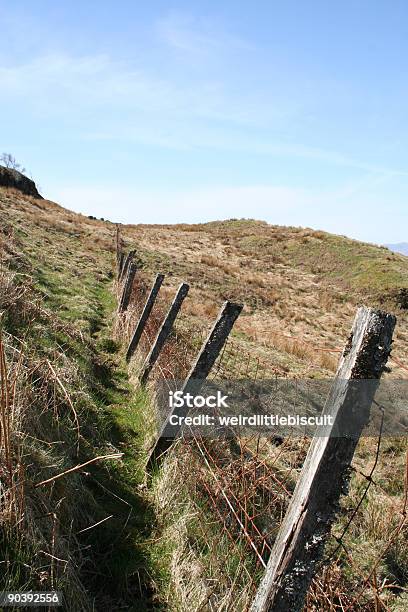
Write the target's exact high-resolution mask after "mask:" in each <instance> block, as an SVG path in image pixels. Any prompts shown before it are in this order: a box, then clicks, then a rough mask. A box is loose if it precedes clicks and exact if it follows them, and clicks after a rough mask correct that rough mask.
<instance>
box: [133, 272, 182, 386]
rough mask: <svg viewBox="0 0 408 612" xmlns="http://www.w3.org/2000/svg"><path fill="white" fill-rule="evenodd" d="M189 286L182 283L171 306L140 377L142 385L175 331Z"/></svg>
mask: <svg viewBox="0 0 408 612" xmlns="http://www.w3.org/2000/svg"><path fill="white" fill-rule="evenodd" d="M189 288H190V287H189V285H187V283H181V285H180V287H179V288H178V290H177V293H176V296H175V298H174V300H173V302H172V304H171V306H170V309H169V311H168V313H167V315H166V317H165V319H164V321H163V323H162V325H161V327H160V329H159V332H158V334H157V336H156V339H155V341H154V342H153V346H152V348H151V351H150V353H149V354H148V356H147V357H146V360H145V362H144V364H143V367H142V370H141V373H140V375H139V380H140V382H141V384H142V385H144V384H145V383H146V382H147V379H148V378H149V374H150V372H151V371H152V368H153V366H154V364H155V363H156V361H157V358H158V357H159V355H160V352H161V350H162V348H163V346H164V343H165V342H166V340H167V338H168V336H169V334H170V332H171V330H172V329H173V325H174V321H175V320H176V317H177V314H178V312H179V310H180V308H181V305H182V303H183V301H184V298H185V297H186V295H187V293H188V290H189Z"/></svg>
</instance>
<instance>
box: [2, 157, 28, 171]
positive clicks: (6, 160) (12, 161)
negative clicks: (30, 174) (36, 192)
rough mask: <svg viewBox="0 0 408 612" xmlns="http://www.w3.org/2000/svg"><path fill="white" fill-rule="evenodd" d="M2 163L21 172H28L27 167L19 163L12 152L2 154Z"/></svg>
mask: <svg viewBox="0 0 408 612" xmlns="http://www.w3.org/2000/svg"><path fill="white" fill-rule="evenodd" d="M0 163H1V164H2V165H3V166H5V167H6V168H10V169H12V170H18V171H19V172H22V173H23V174H24V172H26V169H25V168H23V166H22V165H21V164H19V163H18V161H17V160H16V158H15V157H14V156H13V155H11V153H2V154H1V155H0Z"/></svg>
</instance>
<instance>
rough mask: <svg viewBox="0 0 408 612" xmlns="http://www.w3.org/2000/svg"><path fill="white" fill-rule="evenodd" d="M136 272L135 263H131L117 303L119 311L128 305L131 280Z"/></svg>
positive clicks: (131, 286)
mask: <svg viewBox="0 0 408 612" xmlns="http://www.w3.org/2000/svg"><path fill="white" fill-rule="evenodd" d="M136 272H137V266H136V264H135V263H131V264H130V266H129V269H128V272H127V275H126V280H125V284H124V286H123V291H122V297H121V299H120V303H119V312H124V311H125V310H127V307H128V306H129V301H130V296H131V295H132V289H133V281H134V279H135V275H136Z"/></svg>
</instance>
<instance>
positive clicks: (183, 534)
mask: <svg viewBox="0 0 408 612" xmlns="http://www.w3.org/2000/svg"><path fill="white" fill-rule="evenodd" d="M0 214H1V219H2V221H1V225H0V249H1V250H0V261H1V266H0V289H1V291H0V313H1V330H2V347H3V349H4V356H5V359H4V363H5V364H6V366H5V367H6V370H5V369H4V368H3V370H2V376H1V380H2V390H3V393H2V403H1V408H2V414H3V415H8V416H7V418H6V420H5V421H3V422H2V431H3V436H2V448H1V452H2V456H1V480H2V489H1V491H2V501H1V508H0V512H1V515H0V516H1V521H2V527H3V530H2V536H1V542H0V549H1V550H0V557H1V558H0V561H1V563H2V564H3V565H4V567H5V572H4V574H3V576H2V578H1V580H0V587H1V589H0V590H7V589H8V590H13V589H20V590H22V589H24V588H26V589H27V588H33V589H37V590H46V589H51V588H55V589H60V590H63V591H64V594H65V597H66V601H67V602H68V603H67V604H66V609H69V610H93V609H96V610H100V609H109V610H148V609H154V610H160V609H163V610H172V611H173V610H180V611H185V612H187V610H197V611H198V610H212V609H219V610H244V609H247V608H246V607H247V605H248V603H249V602H250V599H251V596H252V592H253V591H252V586H251V584H250V581H248V576H251V581H254V582H256V580H257V579H258V577H259V574H260V571H261V570H260V568H259V567H258V566H257V565H256V563H255V562H254V561H253V559H252V557H250V555H249V554H248V553H247V550H246V548H245V546H244V544H242V543H241V540H240V539H239V533H237V542H238V544H234V546H232V544H231V542H230V541H229V540H228V536H227V534H226V532H225V530H224V531H223V530H222V529H221V527H222V524H223V523H222V517H221V518H220V517H219V516H217V515H216V513H215V511H214V508H213V507H211V504H210V503H209V501H208V498H207V497H206V492H205V489H206V487H207V488H210V491H212V495H213V496H214V497H216V498H217V495H219V492H217V490H215V489H213V488H212V487H213V486H214V485H211V484H210V483H209V482H207V481H206V477H207V476H206V474H207V472H206V471H205V470H204V469H203V465H202V463H199V459H198V458H197V457H195V456H193V455H191V452H190V450H189V449H188V448H185V447H183V446H182V445H181V446H180V447H179V448H177V449H176V450H175V451H174V452H173V453H172V454H171V455H170V456H169V458H168V460H167V461H166V464H165V467H164V469H163V471H162V472H161V473H160V474H157V475H156V476H155V477H154V479H153V482H152V483H148V486H147V484H146V482H145V475H144V472H143V469H142V466H143V463H144V460H145V458H146V449H147V446H148V438H149V434H150V433H151V431H150V430H149V427H148V423H149V422H151V421H152V411H153V406H152V397H151V395H150V392H149V389H147V390H141V389H140V388H139V387H138V385H137V384H136V382H135V378H134V375H135V368H136V365H137V364H133V366H132V368H130V369H129V370H128V369H127V367H126V364H125V361H124V347H125V345H126V339H127V338H128V334H129V331H130V329H131V324H132V322H133V321H134V319H135V317H136V314H137V305H136V301H137V296H134V298H135V306H134V309H133V310H132V309H130V313H129V318H127V319H125V320H124V321H122V322H121V324H120V325H118V321H117V319H116V313H115V310H116V296H115V279H114V265H115V262H114V236H115V226H114V225H113V224H112V223H110V222H107V221H98V220H93V219H88V218H87V217H85V216H82V215H77V214H74V213H72V212H70V211H67V210H65V209H63V208H61V207H60V206H58V205H56V204H54V203H51V202H48V201H46V200H35V199H33V198H31V197H29V196H24V195H22V194H21V193H19V192H17V191H13V190H6V189H1V188H0ZM122 234H123V236H124V239H125V247H126V249H130V248H135V249H136V251H137V259H138V262H139V265H140V267H141V268H142V271H141V272H140V279H141V280H140V283H141V288H143V287H144V288H146V287H147V286H148V285H149V284H151V282H152V280H153V277H154V275H155V274H156V273H157V272H163V273H165V274H166V280H165V286H164V290H163V292H162V296H161V298H160V300H159V302H158V305H157V311H156V319H157V320H159V318H160V314H161V313H162V312H163V310H164V308H165V307H166V305H168V302H169V300H170V299H171V296H172V293H173V292H174V289H175V287H176V286H177V285H178V284H179V283H180V281H181V280H186V281H187V282H189V283H191V291H190V294H189V297H188V299H187V300H186V302H185V305H184V306H183V311H182V316H181V319H180V326H181V328H182V327H184V328H187V329H188V330H190V331H191V330H195V332H197V338H199V337H200V335H203V334H204V333H205V331H206V330H207V329H208V327H209V325H210V324H211V322H212V321H213V320H214V318H215V316H216V314H217V312H218V310H219V307H220V305H221V303H222V301H223V300H224V299H226V298H228V299H235V300H238V301H243V302H244V303H245V307H244V311H243V314H242V316H241V317H240V319H239V320H238V322H237V324H236V326H235V329H234V333H233V344H234V346H235V350H236V351H237V352H239V354H241V355H244V354H245V355H248V356H249V357H250V358H251V359H252V360H257V363H261V364H262V368H263V369H264V371H265V372H266V373H270V374H280V375H284V376H289V377H295V376H297V377H308V378H310V377H324V376H331V375H332V373H333V371H334V370H335V367H336V362H337V358H338V354H337V353H336V352H335V350H333V352H331V350H328V349H338V348H339V347H342V346H343V345H344V342H345V340H346V339H347V336H348V332H349V330H350V327H351V322H352V319H353V316H354V313H355V309H356V306H357V305H358V304H360V303H363V302H364V303H366V304H368V305H380V306H382V307H383V308H387V309H389V310H392V311H394V312H396V314H397V316H398V326H397V332H396V337H395V347H394V350H393V356H394V357H396V359H397V360H398V363H399V364H400V365H398V364H397V363H396V362H393V363H391V364H390V365H391V366H392V371H391V372H390V374H389V376H390V377H395V378H397V377H400V376H401V375H403V374H404V372H405V376H406V375H407V373H406V370H404V367H407V366H408V350H407V342H406V340H407V334H408V318H407V312H406V310H404V309H403V308H401V304H402V302H401V295H402V296H403V295H404V289H407V288H408V259H407V258H406V257H404V256H402V255H398V254H395V253H391V252H390V251H388V250H387V249H385V248H382V247H376V246H373V245H368V244H363V243H360V242H357V241H353V240H350V239H347V238H344V237H340V236H333V235H330V234H326V233H324V232H317V231H313V230H310V229H300V228H284V227H278V226H270V225H267V224H266V223H263V222H258V221H251V220H247V221H245V220H242V221H238V220H231V221H225V222H214V223H209V224H204V225H194V226H188V225H174V226H145V225H129V226H123V227H122ZM139 301H140V296H139ZM181 328H180V329H181ZM180 333H181V332H180ZM192 338H193V336H192V335H191V334H190V343H193V340H192ZM194 342H195V340H194ZM197 342H199V340H197ZM193 344H194V343H193ZM169 350H170V349H169ZM166 358H167V363H168V364H170V366H171V365H173V364H172V359H173V356H172V353H171V352H169V353H168V354H167V357H166ZM174 359H175V357H174ZM182 365H183V367H184V365H185V364H182ZM2 367H3V366H2ZM180 367H181V366H180ZM285 448H286V452H287V454H286V455H285V460H284V462H281V463H279V464H276V469H277V472H276V473H277V475H278V476H279V477H281V476H282V478H283V477H284V478H285V483H286V485H287V487H288V491H287V493H288V496H289V495H290V490H291V489H293V486H294V484H295V482H296V478H297V475H298V473H299V471H300V469H301V465H302V460H303V458H304V454H305V447H304V445H303V446H302V444H301V443H300V442H296V443H293V445H292V447H290V446H289V445H287V446H286V447H285ZM405 451H406V448H405V442H404V441H403V440H400V441H392V440H385V441H384V442H383V447H382V455H381V460H380V462H379V465H378V468H377V470H376V486H375V487H372V488H371V490H370V492H369V495H368V496H367V497H366V500H365V502H364V504H363V505H362V507H361V509H360V512H359V514H358V520H357V521H356V524H355V526H354V524H353V530H352V531H351V532H350V534H349V536H348V538H349V539H348V540H347V546H348V547H350V550H352V551H353V560H354V564H355V567H353V568H352V567H348V562H347V556H346V555H344V557H343V558H342V559H340V561H339V563H337V564H335V565H331V566H330V573H329V575H326V576H323V577H322V578H321V579H320V578H319V580H320V582H318V583H316V584H315V585H314V586H313V589H312V590H311V593H310V596H309V604H308V609H309V610H313V609H342V608H341V607H340V606H341V605H343V603H344V602H345V603H346V604H347V602H350V601H352V600H353V594H355V593H356V592H357V589H358V577H359V576H361V575H364V573H365V572H366V570H367V568H369V567H370V563H372V562H373V560H374V559H375V555H376V554H378V552H379V551H380V550H381V549H382V548H383V547H384V546H385V545H387V543H388V541H389V539H390V537H391V535H392V532H393V529H395V526H396V524H397V522H398V520H399V512H400V508H401V504H402V502H403V496H404V480H403V479H404V465H405ZM217 452H219V453H221V451H220V450H219V449H218V450H217ZM222 452H223V453H224V454H225V456H223V458H222V459H223V460H224V461H226V460H227V459H228V458H230V455H231V451H230V449H228V450H226V449H223V450H222ZM279 453H282V448H280V447H276V448H275V447H274V448H269V449H268V460H269V459H271V458H272V459H273V458H274V457H275V455H276V457H277V456H278V454H279ZM375 455H376V441H375V440H369V439H368V440H363V441H362V443H361V445H360V447H359V452H358V456H357V458H356V462H355V473H354V476H353V480H352V485H351V491H350V495H349V497H347V498H346V502H345V507H344V509H343V512H342V514H341V516H340V518H339V521H338V524H337V526H336V529H337V530H338V532H341V528H342V526H344V524H346V522H347V518H348V516H349V510H350V508H352V507H353V504H355V502H357V501H358V499H359V498H360V495H361V491H362V490H363V489H364V486H365V483H366V480H365V479H364V478H362V476H361V472H364V473H367V472H368V471H369V469H368V468H369V466H371V465H372V464H373V462H374V460H375ZM99 457H102V458H101V459H97V458H99ZM87 462H91V463H89V464H88V465H86V466H84V467H82V468H79V469H75V470H74V471H72V472H71V473H69V474H67V475H63V476H62V477H59V478H55V477H56V476H59V475H61V474H63V472H64V471H66V470H69V469H71V468H76V467H77V466H80V465H82V464H84V463H87ZM234 469H235V467H234ZM279 470H280V471H279ZM180 474H182V475H183V477H182V478H180ZM233 474H234V471H233V470H231V472H230V479H231V483H232V482H233V480H234V477H233ZM283 474H284V475H283ZM201 478H202V480H201ZM48 479H51V480H50V482H48V483H44V481H47V480H48ZM242 482H243V483H244V484H245V479H244V478H243V479H242ZM41 483H44V484H41ZM234 486H235V485H234ZM237 486H238V485H237ZM242 486H244V485H242ZM269 493H270V496H271V497H270V500H269V502H268V503H269V504H270V506H269V509H270V512H271V513H273V516H274V517H275V518H276V521H277V523H278V521H279V520H280V519H281V513H282V512H283V510H284V508H285V505H286V504H287V499H288V498H287V497H284V498H282V496H281V495H280V493H279V491H275V490H274V489H273V490H272V489H271V490H270V492H269ZM238 494H239V492H238V491H237V495H238ZM257 503H258V502H257ZM222 511H223V512H224V513H225V512H226V509H223V510H222ZM221 514H222V513H221ZM220 526H221V527H220ZM407 548H408V547H407V541H406V532H404V531H401V534H399V538H398V539H397V540H396V541H395V542H394V543H392V545H391V546H390V548H389V550H388V551H387V555H386V558H384V559H382V560H381V566H380V568H379V572H378V578H379V580H382V581H384V583H383V586H382V587H381V589H378V588H377V589H374V588H372V587H371V585H369V588H368V590H367V593H366V594H365V596H364V598H363V601H362V602H361V607H360V604H358V607H357V605H355V608H354V609H364V610H381V609H392V610H403V609H406V608H405V607H404V606H406V605H407V599H406V593H407V588H408V558H407V553H406V551H407ZM359 551H360V552H359ZM248 585H249V586H248ZM321 585H323V587H322V586H321ZM390 585H391V586H390ZM319 588H320V590H322V589H323V591H324V595H321V593H320V591H319ZM325 589H326V590H325ZM330 589H331V591H330ZM354 590H355V591H354ZM327 593H328V594H327ZM373 593H374V595H373ZM378 593H379V595H378ZM339 594H340V595H339ZM325 597H326V598H327V597H329V598H331V599H330V601H332V602H335V603H333V604H332V605H333V606H338V607H332V608H328V607H327V608H325V605H327V603H326V604H325V603H324V602H325V601H326V600H325ZM342 597H343V599H342ZM378 597H380V600H381V601H380V603H378V601H376V600H377V599H378ZM339 602H340V603H339ZM342 602H343V603H342ZM382 602H383V603H382ZM214 606H216V607H214ZM385 606H387V607H385ZM343 609H345V608H343Z"/></svg>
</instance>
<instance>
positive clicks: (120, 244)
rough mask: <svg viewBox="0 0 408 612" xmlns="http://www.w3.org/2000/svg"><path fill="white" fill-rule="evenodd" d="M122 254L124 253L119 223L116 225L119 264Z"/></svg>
mask: <svg viewBox="0 0 408 612" xmlns="http://www.w3.org/2000/svg"><path fill="white" fill-rule="evenodd" d="M121 253H122V240H121V237H120V226H119V223H118V224H117V225H116V261H117V262H119V258H120V255H121Z"/></svg>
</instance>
